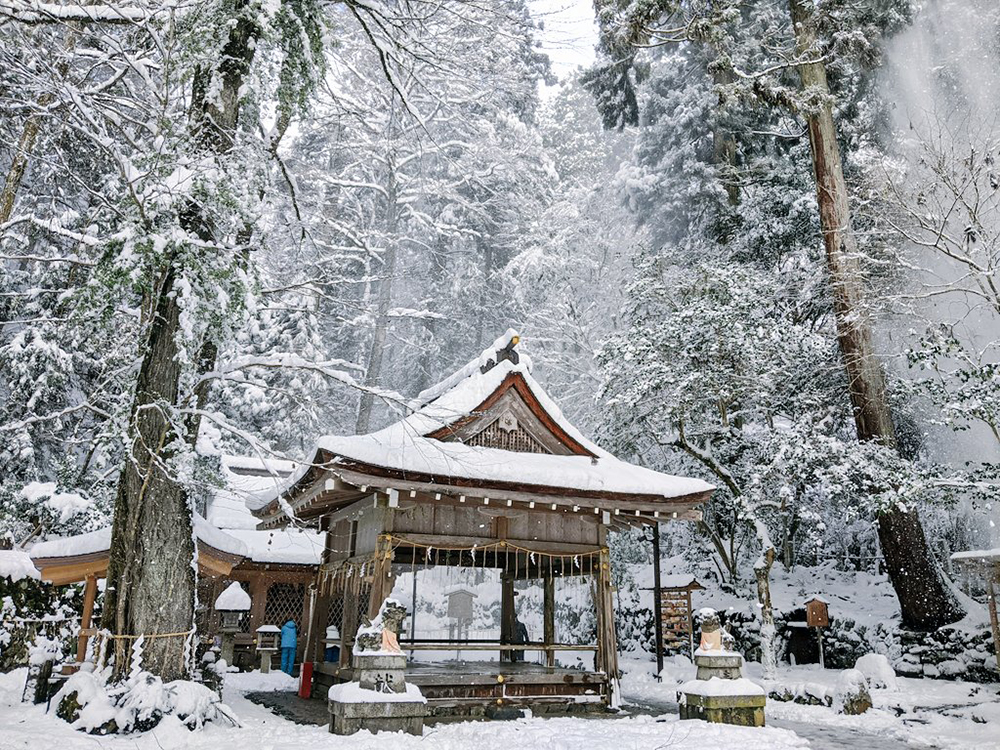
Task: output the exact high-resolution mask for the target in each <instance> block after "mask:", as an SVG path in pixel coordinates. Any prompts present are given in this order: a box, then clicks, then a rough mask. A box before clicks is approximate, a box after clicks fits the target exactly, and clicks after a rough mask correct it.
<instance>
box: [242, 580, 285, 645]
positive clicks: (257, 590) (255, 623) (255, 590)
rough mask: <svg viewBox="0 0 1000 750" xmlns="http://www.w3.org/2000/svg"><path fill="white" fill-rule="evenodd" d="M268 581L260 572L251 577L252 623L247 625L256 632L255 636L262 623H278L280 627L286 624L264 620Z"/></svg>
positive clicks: (252, 631)
mask: <svg viewBox="0 0 1000 750" xmlns="http://www.w3.org/2000/svg"><path fill="white" fill-rule="evenodd" d="M268 583H269V581H268V579H267V576H266V575H264V574H263V573H258V574H257V575H255V576H254V577H253V578H251V579H250V624H249V625H248V626H247V627H248V628H249V629H250V632H251V633H253V634H254V637H256V634H257V628H259V627H260V626H261V625H277V626H278V627H279V628H280V627H281V626H282V625H283V624H284V623H281V622H264V611H265V606H266V605H267V588H268Z"/></svg>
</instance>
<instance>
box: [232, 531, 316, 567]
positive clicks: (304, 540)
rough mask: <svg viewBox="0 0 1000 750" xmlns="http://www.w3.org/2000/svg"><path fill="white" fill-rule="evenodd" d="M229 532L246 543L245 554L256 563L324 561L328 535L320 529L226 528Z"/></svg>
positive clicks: (287, 563)
mask: <svg viewBox="0 0 1000 750" xmlns="http://www.w3.org/2000/svg"><path fill="white" fill-rule="evenodd" d="M226 533H227V534H229V535H230V536H233V537H235V538H236V539H239V540H240V541H241V542H242V543H243V544H244V546H245V547H246V549H247V555H246V556H247V557H248V558H249V559H250V560H251V561H253V562H255V563H283V564H286V565H292V564H295V565H319V564H320V563H321V562H322V561H323V548H324V547H325V546H326V538H325V536H324V535H323V534H322V533H320V532H318V531H304V530H301V529H275V530H273V531H254V530H249V529H226Z"/></svg>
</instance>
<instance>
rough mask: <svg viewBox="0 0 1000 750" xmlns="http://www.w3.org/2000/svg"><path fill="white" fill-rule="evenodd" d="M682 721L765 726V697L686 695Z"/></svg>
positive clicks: (681, 708)
mask: <svg viewBox="0 0 1000 750" xmlns="http://www.w3.org/2000/svg"><path fill="white" fill-rule="evenodd" d="M683 697H684V702H683V703H681V705H680V714H681V719H702V720H704V721H709V722H712V723H713V724H735V725H737V726H741V727H762V726H764V703H765V701H766V699H765V697H764V696H763V695H711V696H707V695H691V694H690V693H684V694H683Z"/></svg>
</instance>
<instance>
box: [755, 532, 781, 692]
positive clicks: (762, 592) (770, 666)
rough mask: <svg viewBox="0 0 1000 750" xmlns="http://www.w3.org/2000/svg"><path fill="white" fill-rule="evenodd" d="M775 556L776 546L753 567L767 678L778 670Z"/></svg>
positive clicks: (765, 677)
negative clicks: (773, 587) (773, 591)
mask: <svg viewBox="0 0 1000 750" xmlns="http://www.w3.org/2000/svg"><path fill="white" fill-rule="evenodd" d="M774 556H775V553H774V547H770V548H768V549H765V550H764V551H763V552H762V553H761V556H760V559H759V560H758V561H757V564H756V565H754V568H753V574H754V577H755V578H756V579H757V601H758V604H760V664H761V667H763V669H764V679H765V680H773V679H774V676H775V674H776V672H777V671H778V654H777V652H776V650H775V645H776V644H775V630H774V608H773V607H772V606H771V567H772V566H773V565H774Z"/></svg>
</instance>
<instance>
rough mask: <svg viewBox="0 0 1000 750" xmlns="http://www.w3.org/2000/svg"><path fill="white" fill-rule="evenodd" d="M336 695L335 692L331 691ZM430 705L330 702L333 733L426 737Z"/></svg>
mask: <svg viewBox="0 0 1000 750" xmlns="http://www.w3.org/2000/svg"><path fill="white" fill-rule="evenodd" d="M331 692H335V691H331ZM426 713H427V704H426V703H424V701H423V699H421V700H419V701H405V702H400V701H393V702H389V703H344V702H342V701H337V700H333V699H331V700H330V732H331V733H333V734H341V735H344V734H354V733H355V732H360V731H361V730H362V729H367V730H368V731H369V732H373V733H375V732H406V733H407V734H415V735H417V736H420V735H421V734H423V733H424V715H425V714H426Z"/></svg>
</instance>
